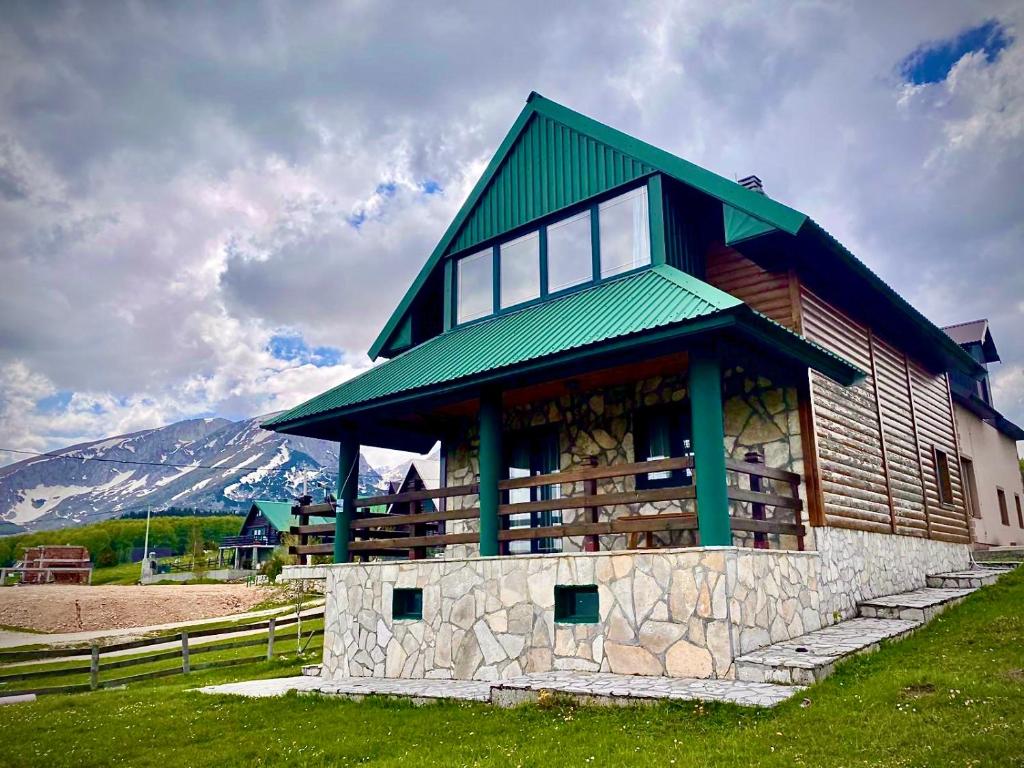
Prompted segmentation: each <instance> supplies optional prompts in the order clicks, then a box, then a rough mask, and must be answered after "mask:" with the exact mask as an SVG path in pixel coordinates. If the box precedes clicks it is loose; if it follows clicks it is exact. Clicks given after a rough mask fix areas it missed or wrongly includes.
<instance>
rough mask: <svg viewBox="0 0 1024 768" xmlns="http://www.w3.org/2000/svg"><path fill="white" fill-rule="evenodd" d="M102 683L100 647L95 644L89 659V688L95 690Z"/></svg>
mask: <svg viewBox="0 0 1024 768" xmlns="http://www.w3.org/2000/svg"><path fill="white" fill-rule="evenodd" d="M99 684H100V647H99V646H98V645H95V644H93V646H92V658H90V659H89V690H92V691H95V690H96V689H97V688H98V687H99Z"/></svg>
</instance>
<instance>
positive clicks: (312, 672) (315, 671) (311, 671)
mask: <svg viewBox="0 0 1024 768" xmlns="http://www.w3.org/2000/svg"><path fill="white" fill-rule="evenodd" d="M323 669H324V667H323V664H306V665H305V666H303V668H302V675H303V677H320V675H321V674H322V673H323Z"/></svg>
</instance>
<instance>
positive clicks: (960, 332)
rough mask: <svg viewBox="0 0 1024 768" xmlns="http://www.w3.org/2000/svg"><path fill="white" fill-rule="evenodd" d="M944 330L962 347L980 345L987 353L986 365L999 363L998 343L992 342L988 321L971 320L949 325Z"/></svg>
mask: <svg viewBox="0 0 1024 768" xmlns="http://www.w3.org/2000/svg"><path fill="white" fill-rule="evenodd" d="M942 330H944V331H945V332H946V333H947V334H948V335H949V337H950V338H951V339H953V341H955V342H956V343H957V344H959V345H960V346H965V345H968V344H980V345H981V348H982V351H983V352H984V353H985V362H986V363H998V362H999V352H998V351H997V350H996V343H995V342H994V341H993V340H992V332H991V331H990V330H989V327H988V320H986V319H982V320H971V321H969V322H966V323H957V324H956V325H947V326H946V327H945V328H943V329H942Z"/></svg>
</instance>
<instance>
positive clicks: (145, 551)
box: [139, 507, 152, 580]
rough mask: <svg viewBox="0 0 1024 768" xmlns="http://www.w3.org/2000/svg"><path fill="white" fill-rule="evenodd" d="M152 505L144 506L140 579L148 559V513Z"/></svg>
mask: <svg viewBox="0 0 1024 768" xmlns="http://www.w3.org/2000/svg"><path fill="white" fill-rule="evenodd" d="M151 510H152V507H146V538H145V539H143V544H142V572H141V573H140V574H139V577H140V580H141V577H142V574H143V573H145V572H146V560H148V559H149V513H150V511H151Z"/></svg>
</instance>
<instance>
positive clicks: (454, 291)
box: [445, 172, 663, 329]
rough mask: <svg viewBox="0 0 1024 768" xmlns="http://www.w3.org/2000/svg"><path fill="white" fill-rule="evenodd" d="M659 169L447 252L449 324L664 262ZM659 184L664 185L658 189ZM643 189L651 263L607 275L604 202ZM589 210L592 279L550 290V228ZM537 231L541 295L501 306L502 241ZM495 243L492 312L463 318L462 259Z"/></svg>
mask: <svg viewBox="0 0 1024 768" xmlns="http://www.w3.org/2000/svg"><path fill="white" fill-rule="evenodd" d="M658 178H659V175H658V174H657V173H656V172H654V173H648V174H646V175H644V176H641V177H640V178H638V179H633V180H631V181H629V182H628V183H626V184H621V185H619V186H617V187H614V188H612V189H609V190H606V191H605V192H602V193H601V194H599V195H594V196H593V197H590V198H587V199H586V200H584V201H581V202H579V203H575V204H573V205H569V206H566V207H565V208H561V209H559V210H558V211H553V212H552V213H550V214H547V215H545V216H542V217H540V218H538V219H536V220H534V221H532V222H530V223H529V224H524V225H522V226H519V227H515V228H514V229H510V230H509V231H507V232H503V233H501V234H500V235H497V236H495V237H492V238H488V239H487V240H483V241H481V242H479V243H477V244H475V245H472V246H469V247H467V248H463V249H461V250H459V251H456V252H454V253H452V254H450V255H448V256H446V257H445V258H446V260H447V261H449V262H451V264H452V268H451V270H450V272H451V276H450V278H448V280H447V281H446V286H445V289H446V290H447V291H449V292H450V295H451V300H450V302H449V304H450V307H449V308H448V312H449V313H450V314H449V315H448V317H447V318H446V321H447V324H446V328H449V329H454V328H462V327H465V326H467V325H472V324H473V323H478V322H482V321H484V320H488V319H490V318H493V317H498V316H500V315H503V314H506V313H509V312H517V311H519V310H520V309H524V308H526V307H529V306H532V305H534V304H539V303H540V302H542V301H546V300H547V299H549V298H551V297H561V296H565V295H567V294H570V293H574V292H576V291H581V290H586V289H587V288H590V287H592V286H595V285H599V284H600V283H604V282H609V281H612V280H618V279H620V278H622V277H626V276H628V275H632V274H636V273H638V272H641V271H643V270H645V269H650V268H651V267H653V266H656V265H657V264H659V263H660V262H659V260H658V258H657V256H656V253H657V248H656V240H660V238H661V237H662V234H661V232H660V231H657V232H656V230H657V229H658V227H660V226H661V214H660V211H658V212H657V215H656V213H655V208H656V207H657V206H661V205H663V201H662V195H661V192H660V184H659V185H655V184H654V180H655V179H658ZM655 186H657V187H659V189H654V187H655ZM638 189H644V190H645V193H646V196H647V248H648V250H649V252H650V257H649V259H648V261H647V263H646V264H642V265H640V266H638V267H633V268H632V269H628V270H625V271H622V272H617V273H616V274H614V275H609V276H607V277H603V276H602V275H601V235H600V231H601V222H600V213H599V207H600V206H601V205H602V204H604V203H607V202H608V201H610V200H613V199H615V198H617V197H621V196H622V195H626V194H629V193H630V192H633V191H635V190H638ZM584 211H589V212H590V252H591V274H590V279H589V280H584V281H583V282H581V283H576V284H575V285H570V286H567V287H565V288H561V289H559V290H556V291H549V289H548V287H549V281H548V237H547V230H548V227H549V226H550V225H552V224H558V223H560V222H562V221H565V220H567V219H571V218H573V217H574V216H577V215H579V214H581V213H583V212H584ZM534 232H536V233H538V236H539V239H540V247H539V251H540V253H539V261H540V265H539V268H540V295H539V296H538V297H537V298H534V299H529V300H527V301H523V302H520V303H518V304H512V305H509V306H508V307H502V306H501V246H502V245H505V244H508V243H510V242H512V241H514V240H519V239H520V238H523V237H525V236H527V235H530V234H531V233H534ZM488 249H490V251H491V258H492V259H493V261H492V266H491V281H492V284H493V287H494V290H493V297H492V300H491V311H490V312H489V313H488V314H485V315H482V316H480V317H474V318H472V319H470V320H464V321H461V322H460V321H459V268H458V267H459V262H460V261H461V260H462V259H464V258H466V257H467V256H473V255H474V254H477V253H480V252H483V251H486V250H488Z"/></svg>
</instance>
